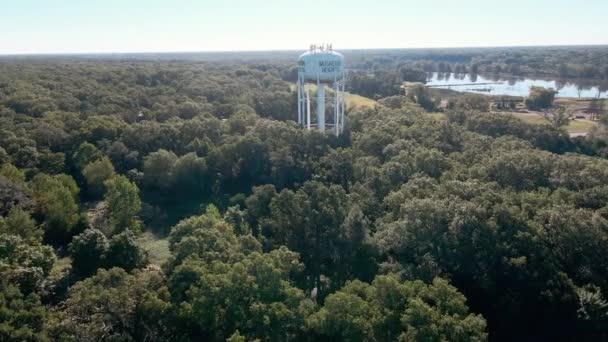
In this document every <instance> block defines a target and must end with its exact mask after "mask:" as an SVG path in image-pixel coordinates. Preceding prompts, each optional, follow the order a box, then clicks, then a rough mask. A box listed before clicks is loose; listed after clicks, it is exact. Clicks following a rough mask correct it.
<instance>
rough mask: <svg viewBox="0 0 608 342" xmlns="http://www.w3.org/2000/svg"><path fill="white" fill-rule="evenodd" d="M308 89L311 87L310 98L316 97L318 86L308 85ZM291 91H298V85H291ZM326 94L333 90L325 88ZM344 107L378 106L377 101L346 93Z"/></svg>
mask: <svg viewBox="0 0 608 342" xmlns="http://www.w3.org/2000/svg"><path fill="white" fill-rule="evenodd" d="M306 87H307V88H308V87H310V88H308V89H310V96H311V97H312V96H314V95H315V92H316V91H317V86H316V85H314V84H307V85H306ZM290 88H291V90H292V91H295V90H296V85H295V84H292V85H291V87H290ZM325 92H326V94H328V93H330V92H333V90H332V89H331V88H330V87H328V86H326V87H325ZM344 105H345V106H346V108H354V107H370V108H371V107H374V106H375V105H376V101H375V100H372V99H370V98H368V97H365V96H361V95H357V94H351V93H349V92H345V93H344Z"/></svg>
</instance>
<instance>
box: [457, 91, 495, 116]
mask: <svg viewBox="0 0 608 342" xmlns="http://www.w3.org/2000/svg"><path fill="white" fill-rule="evenodd" d="M455 107H456V108H458V109H464V110H478V111H480V112H487V111H488V109H489V108H490V101H488V99H487V97H486V96H483V95H478V94H464V95H462V96H460V97H459V98H458V100H456V104H455Z"/></svg>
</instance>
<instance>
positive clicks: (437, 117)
mask: <svg viewBox="0 0 608 342" xmlns="http://www.w3.org/2000/svg"><path fill="white" fill-rule="evenodd" d="M427 115H428V116H430V117H432V118H433V119H435V120H439V121H443V120H445V119H446V116H445V114H443V113H427Z"/></svg>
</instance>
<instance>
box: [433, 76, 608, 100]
mask: <svg viewBox="0 0 608 342" xmlns="http://www.w3.org/2000/svg"><path fill="white" fill-rule="evenodd" d="M427 86H437V88H447V89H452V90H456V91H461V92H472V93H478V94H487V95H510V96H527V95H528V93H529V92H530V87H531V86H539V87H545V88H553V89H555V90H557V91H558V93H557V95H556V96H557V97H581V98H590V97H598V96H599V97H600V98H608V82H606V81H601V80H546V79H533V78H526V77H504V76H487V75H486V76H482V75H470V74H453V73H437V72H434V73H429V74H428V76H427Z"/></svg>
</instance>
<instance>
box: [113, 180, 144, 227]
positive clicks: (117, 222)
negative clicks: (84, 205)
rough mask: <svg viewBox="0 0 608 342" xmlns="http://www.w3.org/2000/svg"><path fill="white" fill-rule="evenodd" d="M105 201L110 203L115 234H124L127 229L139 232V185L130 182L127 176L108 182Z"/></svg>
mask: <svg viewBox="0 0 608 342" xmlns="http://www.w3.org/2000/svg"><path fill="white" fill-rule="evenodd" d="M104 185H105V186H106V194H105V197H104V199H105V201H106V202H107V203H108V216H109V219H110V226H111V227H112V230H113V231H114V232H122V231H124V230H126V229H130V230H131V231H135V232H137V231H139V230H140V228H141V222H140V221H139V216H138V215H139V211H140V210H141V200H140V198H139V189H138V188H137V185H135V184H134V183H132V182H131V181H129V179H128V178H127V177H125V176H115V177H113V178H111V179H109V180H107V181H106V182H105V183H104Z"/></svg>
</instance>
